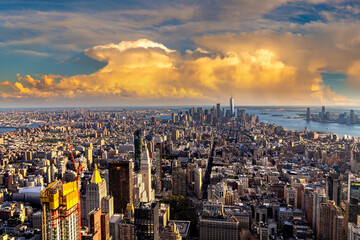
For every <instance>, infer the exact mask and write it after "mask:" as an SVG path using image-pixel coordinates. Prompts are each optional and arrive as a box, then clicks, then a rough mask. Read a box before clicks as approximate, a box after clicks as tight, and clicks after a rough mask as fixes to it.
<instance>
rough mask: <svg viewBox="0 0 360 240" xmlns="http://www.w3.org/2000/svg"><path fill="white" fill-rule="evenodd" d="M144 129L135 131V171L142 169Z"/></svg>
mask: <svg viewBox="0 0 360 240" xmlns="http://www.w3.org/2000/svg"><path fill="white" fill-rule="evenodd" d="M142 138H143V136H142V130H141V129H138V130H136V131H135V132H134V172H139V171H140V166H141V158H142V150H143V149H142V148H143V139H142Z"/></svg>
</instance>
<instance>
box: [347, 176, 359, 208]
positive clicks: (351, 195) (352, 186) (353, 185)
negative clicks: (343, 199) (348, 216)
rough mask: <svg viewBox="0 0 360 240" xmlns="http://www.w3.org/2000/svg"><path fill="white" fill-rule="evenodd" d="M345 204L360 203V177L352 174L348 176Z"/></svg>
mask: <svg viewBox="0 0 360 240" xmlns="http://www.w3.org/2000/svg"><path fill="white" fill-rule="evenodd" d="M347 194H348V196H347V202H348V203H352V202H354V201H356V203H357V202H359V201H360V177H359V176H358V175H354V174H352V173H350V174H349V176H348V191H347Z"/></svg>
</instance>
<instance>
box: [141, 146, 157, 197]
mask: <svg viewBox="0 0 360 240" xmlns="http://www.w3.org/2000/svg"><path fill="white" fill-rule="evenodd" d="M141 175H142V179H143V182H144V185H145V191H146V195H147V197H148V201H152V200H153V199H154V198H155V192H154V190H153V189H152V187H151V162H150V157H149V151H148V149H147V147H145V150H144V152H143V155H142V158H141Z"/></svg>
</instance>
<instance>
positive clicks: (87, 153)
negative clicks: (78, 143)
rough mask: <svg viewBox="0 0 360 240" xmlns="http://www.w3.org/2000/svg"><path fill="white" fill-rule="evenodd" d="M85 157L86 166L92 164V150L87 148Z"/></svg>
mask: <svg viewBox="0 0 360 240" xmlns="http://www.w3.org/2000/svg"><path fill="white" fill-rule="evenodd" d="M85 157H86V159H87V164H88V166H91V165H92V163H93V150H92V148H90V147H89V148H87V149H86V150H85Z"/></svg>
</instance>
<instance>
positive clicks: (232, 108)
mask: <svg viewBox="0 0 360 240" xmlns="http://www.w3.org/2000/svg"><path fill="white" fill-rule="evenodd" d="M230 112H231V116H232V117H233V116H234V115H235V104H234V98H233V97H231V98H230Z"/></svg>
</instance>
